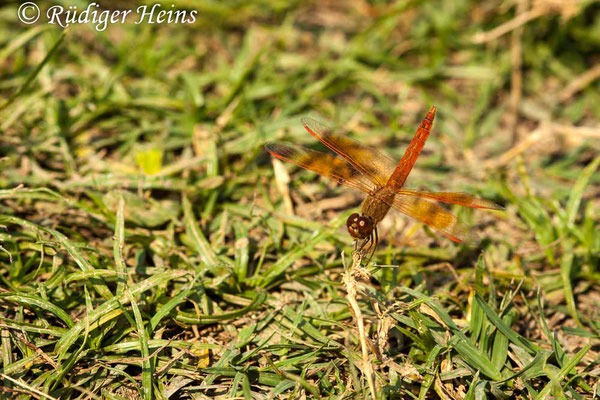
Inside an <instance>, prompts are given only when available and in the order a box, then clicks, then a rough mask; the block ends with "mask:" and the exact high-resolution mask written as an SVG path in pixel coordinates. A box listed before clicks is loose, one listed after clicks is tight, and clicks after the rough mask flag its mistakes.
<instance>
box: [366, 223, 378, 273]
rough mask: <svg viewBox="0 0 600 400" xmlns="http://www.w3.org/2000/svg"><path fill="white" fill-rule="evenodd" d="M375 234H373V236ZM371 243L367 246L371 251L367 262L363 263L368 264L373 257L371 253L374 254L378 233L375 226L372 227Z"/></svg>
mask: <svg viewBox="0 0 600 400" xmlns="http://www.w3.org/2000/svg"><path fill="white" fill-rule="evenodd" d="M373 235H375V236H373ZM370 238H371V245H370V246H369V252H370V253H371V254H370V255H369V261H367V264H365V265H369V263H370V262H371V259H372V258H373V255H374V254H375V250H377V244H379V234H378V233H377V227H375V228H373V233H372V234H371V237H370Z"/></svg>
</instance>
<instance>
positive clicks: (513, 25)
mask: <svg viewBox="0 0 600 400" xmlns="http://www.w3.org/2000/svg"><path fill="white" fill-rule="evenodd" d="M546 13H547V11H546V10H545V9H544V8H542V7H539V8H534V9H531V10H529V11H526V12H524V13H521V14H519V15H517V16H516V17H515V18H513V19H511V20H510V21H508V22H506V23H504V24H502V25H500V26H498V27H496V28H494V29H492V30H491V31H488V32H480V33H478V34H476V35H475V36H474V37H473V43H475V44H482V43H486V42H489V41H492V40H496V39H498V38H499V37H500V36H503V35H505V34H507V33H508V32H511V31H513V30H515V29H517V28H518V27H520V26H523V25H525V24H526V23H528V22H529V21H531V20H533V19H536V18H538V17H541V16H542V15H544V14H546Z"/></svg>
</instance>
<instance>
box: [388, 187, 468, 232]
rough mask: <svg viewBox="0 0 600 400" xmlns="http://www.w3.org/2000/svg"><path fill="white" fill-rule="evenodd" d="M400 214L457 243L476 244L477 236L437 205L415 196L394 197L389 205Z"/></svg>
mask: <svg viewBox="0 0 600 400" xmlns="http://www.w3.org/2000/svg"><path fill="white" fill-rule="evenodd" d="M390 205H391V206H392V207H393V208H394V209H396V210H398V211H400V212H401V213H402V214H405V215H408V216H409V217H411V218H413V219H415V220H417V221H419V222H422V223H424V224H425V225H427V226H430V227H431V228H433V229H435V230H437V231H438V232H440V233H441V234H443V235H444V236H446V237H448V238H449V239H451V240H453V241H455V242H457V243H476V242H477V241H478V238H477V235H476V234H475V233H474V232H473V231H472V230H471V229H470V228H469V227H468V226H467V225H465V224H463V223H461V222H460V221H458V219H457V218H456V217H455V216H454V215H453V214H452V213H450V212H449V211H448V210H446V209H445V208H444V207H442V206H440V205H439V204H437V203H434V202H432V201H429V200H426V199H424V198H422V197H416V196H396V197H395V198H394V200H393V203H392V204H390Z"/></svg>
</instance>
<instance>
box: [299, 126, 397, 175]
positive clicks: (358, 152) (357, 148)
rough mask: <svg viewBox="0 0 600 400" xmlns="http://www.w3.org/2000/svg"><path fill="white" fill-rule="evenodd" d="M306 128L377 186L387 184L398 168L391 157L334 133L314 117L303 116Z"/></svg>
mask: <svg viewBox="0 0 600 400" xmlns="http://www.w3.org/2000/svg"><path fill="white" fill-rule="evenodd" d="M301 121H302V125H304V128H305V129H306V130H307V131H308V132H309V133H310V134H311V135H312V136H314V137H315V138H317V139H318V140H319V141H320V142H321V143H323V144H324V145H325V146H327V147H328V148H329V149H331V150H332V151H334V152H336V153H337V154H338V155H339V156H340V157H342V158H344V159H345V160H346V161H348V163H350V164H352V166H353V167H354V168H355V169H357V170H358V171H360V172H361V173H362V174H363V175H365V176H367V177H369V179H370V180H371V181H373V183H375V184H376V185H377V186H385V184H386V182H387V181H388V178H389V177H390V175H391V174H392V172H393V171H394V168H396V163H395V162H394V160H392V159H391V158H390V157H388V156H386V155H385V154H382V153H381V152H379V151H377V150H375V149H374V148H372V147H369V146H367V145H365V144H362V143H361V142H359V141H356V140H354V139H352V138H350V137H347V136H340V135H334V134H333V133H332V132H331V130H330V129H329V128H327V127H326V126H324V125H322V124H320V123H319V122H317V121H315V120H314V119H312V118H302V120H301Z"/></svg>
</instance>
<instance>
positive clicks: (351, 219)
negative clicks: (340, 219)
mask: <svg viewBox="0 0 600 400" xmlns="http://www.w3.org/2000/svg"><path fill="white" fill-rule="evenodd" d="M359 219H360V215H358V213H354V214H352V215H350V216H349V217H348V220H347V221H346V225H351V224H358V220H359Z"/></svg>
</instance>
